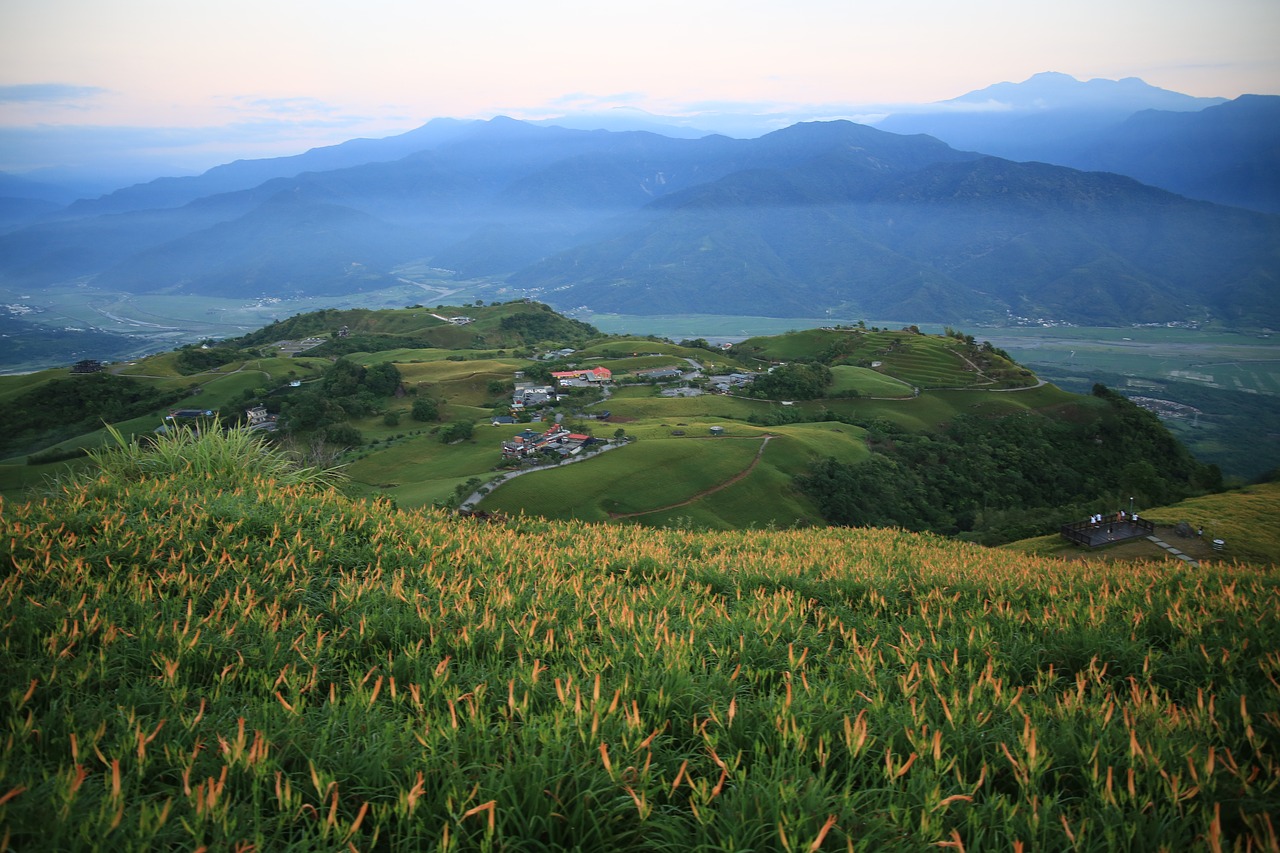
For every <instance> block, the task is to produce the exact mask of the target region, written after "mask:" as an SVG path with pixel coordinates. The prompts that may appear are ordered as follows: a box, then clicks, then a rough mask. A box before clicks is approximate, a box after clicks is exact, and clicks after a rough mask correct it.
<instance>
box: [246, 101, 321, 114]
mask: <svg viewBox="0 0 1280 853" xmlns="http://www.w3.org/2000/svg"><path fill="white" fill-rule="evenodd" d="M236 100H237V101H239V102H240V103H241V104H243V105H244V106H246V107H250V108H252V109H259V110H264V111H266V112H268V113H271V114H273V115H290V116H295V115H314V114H316V113H319V114H321V115H328V114H331V113H334V112H337V111H338V108H337V107H335V106H334V105H332V104H329V103H326V102H325V101H322V100H320V99H318V98H237V99H236Z"/></svg>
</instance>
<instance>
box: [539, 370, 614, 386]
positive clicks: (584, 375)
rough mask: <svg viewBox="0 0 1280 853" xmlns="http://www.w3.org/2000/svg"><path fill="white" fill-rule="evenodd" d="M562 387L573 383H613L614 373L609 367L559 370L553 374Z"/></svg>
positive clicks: (552, 376)
mask: <svg viewBox="0 0 1280 853" xmlns="http://www.w3.org/2000/svg"><path fill="white" fill-rule="evenodd" d="M551 378H552V379H556V380H558V381H559V382H560V384H561V385H568V384H569V383H571V382H574V381H578V382H612V381H613V371H612V370H610V369H609V368H607V367H601V366H596V367H593V368H591V369H590V370H557V371H555V372H553V373H552V374H551Z"/></svg>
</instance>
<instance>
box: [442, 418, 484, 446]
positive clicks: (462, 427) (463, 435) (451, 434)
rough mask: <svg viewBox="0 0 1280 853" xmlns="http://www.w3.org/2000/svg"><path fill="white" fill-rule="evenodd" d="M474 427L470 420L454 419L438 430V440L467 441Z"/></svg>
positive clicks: (445, 442)
mask: <svg viewBox="0 0 1280 853" xmlns="http://www.w3.org/2000/svg"><path fill="white" fill-rule="evenodd" d="M475 428H476V427H475V424H473V423H471V421H454V422H453V423H451V424H449V425H448V426H446V427H444V428H443V429H441V430H440V441H441V442H442V443H444V444H453V443H454V442H455V441H467V440H468V439H470V438H471V436H472V435H473V434H474V433H475Z"/></svg>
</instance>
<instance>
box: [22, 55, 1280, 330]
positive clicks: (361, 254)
mask: <svg viewBox="0 0 1280 853" xmlns="http://www.w3.org/2000/svg"><path fill="white" fill-rule="evenodd" d="M1064 77H1065V75H1037V77H1035V78H1032V80H1030V81H1027V82H1026V83H1023V84H1002V85H1001V86H997V87H991V88H990V89H987V90H982V91H981V92H978V93H971V95H970V96H965V98H962V99H957V104H953V107H954V108H955V109H957V110H959V109H961V108H965V109H971V108H974V107H984V108H986V109H987V111H985V112H983V111H976V112H968V113H959V112H955V113H939V114H936V115H934V116H933V117H932V118H933V119H934V120H937V121H941V122H942V124H943V125H945V126H942V127H941V130H940V131H939V133H938V134H937V135H939V136H943V137H945V135H946V133H952V134H953V135H954V134H955V133H957V132H959V131H958V130H957V128H963V129H964V132H965V133H970V134H979V135H980V134H981V133H984V132H985V133H989V134H992V135H993V136H995V137H1001V136H1002V134H1001V132H999V128H1000V127H1001V126H1002V125H1001V122H1003V127H1004V128H1005V130H1006V132H1005V133H1004V134H1003V137H1002V138H1004V140H1005V143H1006V144H1007V145H1012V144H1014V141H1013V133H1012V131H1011V130H1010V129H1011V128H1015V127H1024V128H1025V127H1033V126H1034V127H1036V128H1039V129H1040V130H1041V131H1043V130H1044V128H1046V127H1050V126H1057V127H1059V130H1061V127H1062V126H1063V125H1062V124H1061V123H1060V122H1061V121H1062V120H1065V119H1064V116H1067V115H1070V114H1074V115H1076V116H1077V121H1076V125H1075V126H1076V127H1077V128H1078V129H1079V130H1080V134H1079V135H1078V139H1077V143H1073V145H1074V147H1072V146H1060V147H1061V148H1062V149H1063V150H1064V151H1065V150H1066V149H1067V148H1070V149H1071V151H1072V152H1074V153H1072V154H1071V156H1073V157H1076V158H1078V165H1079V166H1080V168H1083V169H1087V170H1090V171H1080V170H1077V169H1075V168H1067V167H1065V166H1061V165H1049V164H1047V163H1044V162H1014V161H1012V160H1010V159H1001V158H999V157H993V156H988V150H983V149H979V151H966V150H961V148H964V147H971V146H956V147H953V146H951V145H947V144H944V143H943V142H941V141H939V139H937V138H933V136H930V135H920V134H911V135H906V134H900V133H891V132H887V131H886V130H884V129H880V128H872V127H868V126H864V125H858V124H853V123H850V122H847V121H830V122H809V123H801V124H797V125H794V126H791V127H788V128H786V129H784V130H780V131H776V132H774V133H769V134H766V135H764V136H761V137H759V138H754V139H732V138H728V137H725V136H718V135H711V136H705V137H702V138H696V139H691V138H674V137H671V136H665V135H660V134H657V133H652V132H645V131H604V130H580V129H569V128H564V127H558V126H538V125H533V124H529V123H525V122H520V121H515V120H512V119H507V118H497V119H493V120H490V121H484V122H464V121H454V120H448V119H440V120H436V121H433V122H430V123H429V124H427V125H425V126H423V127H421V128H419V129H417V130H415V131H411V132H410V133H406V134H401V135H399V136H394V137H389V138H387V139H381V140H352V141H350V142H347V143H344V144H342V145H338V146H332V147H329V148H320V149H314V150H312V151H308V152H306V153H304V154H300V155H296V156H294V157H281V158H273V159H268V160H255V161H237V162H235V163H230V164H227V165H225V166H220V167H218V168H216V169H212V170H210V171H209V172H206V173H205V174H203V175H199V176H195V177H189V178H166V179H161V180H157V181H152V182H150V183H147V184H140V185H137V186H134V187H129V188H126V189H122V190H119V191H117V192H114V193H111V194H109V195H106V196H103V197H101V198H97V199H92V200H82V201H78V202H75V203H73V204H71V205H68V206H65V207H62V208H60V209H58V210H56V211H50V210H49V209H48V205H49V203H50V202H48V201H47V200H46V201H43V202H42V203H43V209H42V210H36V211H35V212H34V213H33V214H32V215H40V216H42V217H43V218H42V219H41V221H39V222H35V223H32V224H29V225H27V226H26V227H23V228H18V229H16V230H13V231H11V232H9V233H7V234H3V235H0V283H7V284H10V285H14V286H22V287H30V288H38V287H39V286H41V285H44V284H51V283H55V282H61V281H66V280H71V279H77V280H90V281H93V282H94V283H95V284H96V285H99V286H102V287H106V288H112V289H119V290H125V291H131V292H153V291H164V292H171V293H216V294H219V295H245V296H250V295H259V294H270V295H292V294H308V295H325V294H341V293H353V292H361V291H368V290H372V289H379V288H383V287H386V286H388V285H391V284H394V283H395V282H396V281H397V279H398V275H399V273H398V272H397V268H398V267H400V266H401V265H404V264H407V263H410V262H427V263H429V264H430V265H431V266H433V267H437V268H444V269H447V270H452V271H453V272H454V273H455V274H456V275H457V276H458V277H460V278H478V277H484V278H491V279H494V280H503V281H505V282H506V284H507V285H509V286H510V287H513V288H516V289H517V290H518V291H520V290H522V291H523V292H526V293H528V294H529V295H532V296H536V297H537V298H539V299H541V300H543V301H546V302H549V303H551V304H553V305H555V306H558V307H562V308H567V307H577V306H584V305H585V306H588V307H590V308H592V309H595V310H597V311H617V312H621V313H644V314H654V313H689V312H698V313H719V314H753V315H763V316H784V317H785V316H807V317H813V316H819V315H821V313H822V312H830V313H831V314H832V315H833V316H839V317H859V316H861V317H882V318H883V317H896V318H901V319H903V320H911V321H918V322H927V321H933V322H948V323H963V322H973V321H992V320H1000V319H1003V318H1006V317H1008V316H1010V315H1016V316H1019V317H1052V318H1054V319H1057V320H1064V321H1070V322H1077V323H1091V324H1121V323H1131V322H1170V321H1188V320H1194V321H1204V320H1209V321H1219V322H1224V323H1227V324H1231V325H1236V326H1269V327H1276V326H1280V286H1278V285H1280V282H1278V281H1277V277H1280V217H1277V216H1274V215H1269V214H1267V213H1263V212H1258V211H1256V210H1245V209H1242V208H1241V207H1228V206H1223V205H1219V204H1209V203H1206V202H1204V201H1193V200H1190V199H1188V198H1185V197H1183V196H1180V195H1176V194H1174V193H1173V192H1170V191H1167V190H1165V189H1157V188H1156V186H1153V185H1148V184H1164V185H1165V186H1168V185H1171V184H1173V185H1177V186H1180V187H1181V188H1182V191H1183V192H1184V193H1187V194H1194V195H1198V196H1201V197H1207V196H1216V197H1218V198H1219V200H1221V201H1229V200H1232V199H1235V203H1236V204H1239V205H1243V204H1244V201H1245V200H1253V201H1254V204H1252V205H1251V206H1253V207H1255V208H1258V209H1259V210H1271V209H1278V206H1276V205H1275V201H1276V199H1277V198H1280V192H1277V187H1278V186H1280V181H1277V174H1278V170H1277V162H1280V146H1277V145H1276V143H1275V141H1274V137H1275V135H1276V133H1277V128H1280V122H1277V121H1275V120H1274V119H1270V118H1268V117H1271V116H1275V115H1276V110H1277V106H1278V105H1280V98H1277V97H1255V96H1248V97H1245V98H1240V99H1237V100H1235V101H1231V102H1226V103H1222V102H1219V101H1212V102H1211V103H1210V104H1209V105H1208V106H1206V105H1205V103H1204V102H1203V99H1191V98H1188V97H1187V96H1183V95H1177V94H1176V93H1168V92H1164V90H1159V89H1154V88H1153V87H1148V86H1146V85H1145V84H1142V83H1141V81H1131V80H1124V81H1104V82H1106V83H1113V84H1114V85H1097V84H1098V82H1099V81H1090V82H1089V83H1079V81H1074V80H1072V79H1071V78H1066V79H1062V78H1064ZM1086 89H1087V90H1088V92H1090V93H1093V94H1090V95H1088V97H1086V96H1085V95H1086V93H1085V90H1086ZM1055 93H1056V94H1055ZM1055 98H1056V101H1053V102H1054V103H1057V104H1059V106H1054V107H1052V108H1050V107H1048V106H1045V105H1046V104H1049V103H1050V101H1052V100H1053V99H1055ZM1151 103H1158V104H1163V105H1165V106H1167V107H1172V108H1173V109H1175V110H1178V111H1176V112H1171V111H1167V110H1166V111H1152V110H1150V109H1145V108H1144V109H1143V111H1141V112H1138V113H1136V114H1134V113H1133V112H1132V109H1133V108H1134V107H1135V106H1141V105H1143V104H1151ZM1082 104H1083V106H1082ZM1090 104H1092V106H1089V105H1090ZM992 105H999V106H998V109H997V108H996V107H994V106H992ZM1126 111H1129V112H1126ZM1103 115H1106V116H1109V117H1110V118H1108V119H1106V120H1103V119H1102V118H1099V116H1103ZM948 116H950V117H952V118H954V117H962V118H963V119H964V121H963V122H958V121H957V122H952V124H951V125H946V121H945V120H944V119H946V120H949V119H948V118H947V117H948ZM1036 116H1038V117H1039V119H1038V120H1036ZM1081 116H1086V117H1088V120H1085V118H1081ZM928 118H929V116H915V117H913V120H919V121H925V120H926V119H928ZM905 121H906V118H905V117H900V118H899V119H895V118H894V117H890V119H886V120H885V122H883V123H882V125H881V128H883V127H894V126H898V127H900V128H901V129H909V128H906V127H904V126H903V124H902V123H903V122H905ZM983 121H987V122H988V123H987V124H985V125H984V124H983V123H982V122H983ZM1055 122H1059V124H1057V125H1054V123H1055ZM984 127H985V128H986V130H985V131H984V130H983V128H984ZM948 128H950V129H948ZM1033 136H1034V134H1024V135H1023V136H1022V137H1020V138H1021V139H1022V140H1023V141H1022V142H1021V143H1018V144H1023V145H1028V146H1031V145H1033V144H1034V140H1033V139H1032V137H1033ZM1052 138H1053V135H1052V134H1044V133H1042V134H1041V141H1042V142H1045V143H1046V144H1047V140H1050V139H1052ZM1057 138H1058V140H1059V141H1061V140H1062V139H1063V138H1064V136H1063V135H1062V134H1061V133H1059V136H1058V137H1057ZM1268 140H1271V141H1268ZM947 141H952V140H947ZM972 147H976V146H972ZM1157 155H1158V156H1157ZM1063 156H1065V155H1063ZM1032 159H1036V158H1032ZM1039 159H1048V158H1039ZM1112 171H1127V172H1130V173H1133V172H1138V173H1139V174H1140V176H1141V178H1142V179H1144V180H1146V181H1147V182H1148V183H1140V182H1139V181H1138V180H1135V179H1134V178H1131V177H1122V176H1121V175H1118V174H1113V173H1111V172H1112ZM0 186H3V185H0ZM9 186H13V184H9ZM30 200H31V201H37V200H35V199H30ZM18 201H20V199H18Z"/></svg>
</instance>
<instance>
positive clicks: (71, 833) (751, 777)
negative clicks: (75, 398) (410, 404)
mask: <svg viewBox="0 0 1280 853" xmlns="http://www.w3.org/2000/svg"><path fill="white" fill-rule="evenodd" d="M171 441H176V439H173V440H171ZM162 449H163V448H162ZM280 461H281V460H279V458H278V456H277V455H275V454H274V453H273V452H272V451H269V450H268V451H265V452H264V451H263V450H260V449H256V448H255V447H254V446H253V445H252V443H244V442H243V441H241V440H240V438H238V437H236V436H235V435H230V436H224V435H223V434H222V433H219V432H209V433H207V434H206V435H205V436H204V437H202V438H201V439H199V441H197V442H195V443H192V444H185V445H183V447H182V448H181V449H180V451H179V452H175V453H169V452H166V453H164V454H155V455H152V454H148V453H146V452H143V453H137V452H133V451H129V452H124V451H120V452H118V453H116V454H109V455H108V457H107V462H108V467H107V473H105V474H103V475H102V476H98V477H96V478H93V477H86V478H84V479H82V480H81V481H79V482H76V483H66V484H65V485H64V487H63V488H61V489H60V490H59V491H58V492H57V493H56V494H53V495H51V496H49V498H48V499H46V500H42V501H38V502H31V503H25V504H14V503H11V502H5V503H4V504H3V506H2V509H3V511H0V565H3V567H4V568H3V574H2V576H0V596H2V599H0V600H3V602H4V614H5V616H4V619H5V623H4V637H5V641H4V643H3V646H2V647H0V662H2V665H3V668H4V671H5V673H6V675H7V677H6V685H7V686H6V688H5V690H4V691H2V692H0V708H2V710H0V718H2V719H3V723H4V725H5V729H6V731H7V732H8V734H7V736H6V737H5V738H4V740H3V741H2V742H0V767H3V768H4V785H3V793H0V826H2V827H3V837H4V838H5V839H6V842H5V843H6V844H7V845H10V846H13V847H14V848H15V849H34V848H40V849H59V850H81V849H85V850H87V849H100V848H101V847H102V846H103V845H107V846H110V847H111V848H112V849H119V850H142V849H178V848H182V849H186V848H191V849H197V848H201V847H205V848H208V849H236V848H240V849H245V848H247V847H248V846H250V845H251V846H253V847H254V848H256V849H263V850H267V849H272V850H275V849H289V850H297V851H304V850H333V849H428V848H435V847H439V848H442V849H497V848H502V849H508V848H509V849H530V850H532V849H567V848H579V849H635V850H671V849H697V850H727V849H735V850H742V849H796V848H803V849H809V850H821V849H847V848H849V847H853V846H855V845H856V846H857V847H865V848H869V849H919V850H924V849H931V848H936V847H944V846H953V847H956V848H957V849H958V848H964V849H970V850H979V849H981V850H986V849H1019V848H1021V849H1035V850H1047V851H1056V850H1063V851H1065V850H1097V851H1102V850H1115V849H1139V848H1148V847H1149V848H1151V849H1160V848H1162V847H1167V848H1178V849H1187V850H1217V849H1250V848H1256V849H1265V848H1266V846H1267V845H1268V844H1270V843H1271V839H1273V834H1274V827H1273V817H1272V816H1273V815H1274V814H1276V813H1277V811H1280V789H1278V788H1277V783H1276V779H1277V776H1276V768H1277V767H1280V755H1277V753H1276V743H1277V742H1280V741H1278V740H1277V738H1278V737H1280V731H1278V730H1277V723H1276V720H1275V719H1274V717H1275V714H1274V697H1275V681H1276V677H1277V674H1278V673H1277V662H1276V659H1275V657H1276V656H1275V652H1274V649H1275V643H1274V637H1275V630H1276V625H1277V624H1278V620H1280V583H1277V576H1276V569H1275V566H1274V565H1273V566H1270V567H1264V566H1260V565H1249V564H1239V563H1221V564H1212V565H1207V566H1204V567H1202V568H1200V569H1195V570H1192V569H1185V568H1178V567H1170V566H1169V565H1168V564H1165V563H1136V564H1129V565H1125V566H1124V567H1123V568H1119V569H1117V568H1115V567H1112V566H1109V565H1106V564H1102V563H1093V564H1078V563H1069V562H1065V561H1062V560H1057V559H1052V558H1045V557H1036V556H1028V555H1024V554H1017V553H1013V552H1005V551H998V550H989V549H984V548H979V547H977V546H973V545H965V544H960V543H955V542H949V541H946V540H943V539H940V538H938V537H935V536H928V535H917V534H910V533H905V532H902V531H899V530H889V529H881V530H846V529H833V530H813V529H810V530H796V531H763V530H757V531H737V532H696V531H690V530H688V529H660V528H659V529H652V528H648V529H642V528H639V527H634V526H617V525H604V524H588V523H581V522H557V521H545V520H540V519H534V518H529V517H525V518H516V519H512V520H510V521H506V522H497V521H495V522H491V523H490V524H488V525H481V524H478V523H477V522H476V521H474V520H468V519H465V518H459V517H455V516H452V515H446V514H442V513H436V512H420V511H405V510H396V509H394V508H393V507H391V506H390V505H388V504H387V503H386V502H378V503H369V502H364V501H352V500H350V499H348V498H345V497H343V496H342V495H340V494H339V493H338V492H336V491H334V490H332V489H331V488H328V487H326V486H324V485H323V482H322V479H323V478H319V477H317V476H315V475H314V474H310V475H306V474H304V475H302V476H297V475H292V474H290V473H289V471H288V470H287V466H286V467H285V468H282V467H280V466H279V465H278V464H277V463H278V462H280ZM267 471H273V472H274V473H273V474H266V473H265V472H267ZM275 476H279V477H283V478H287V479H288V480H291V481H295V484H294V485H284V484H283V482H284V481H283V480H275V479H273V477H275ZM1273 501H1274V497H1273ZM1275 509H1276V507H1275V506H1274V502H1273V504H1272V513H1271V515H1272V517H1276V516H1277V515H1280V513H1276V512H1275Z"/></svg>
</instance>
